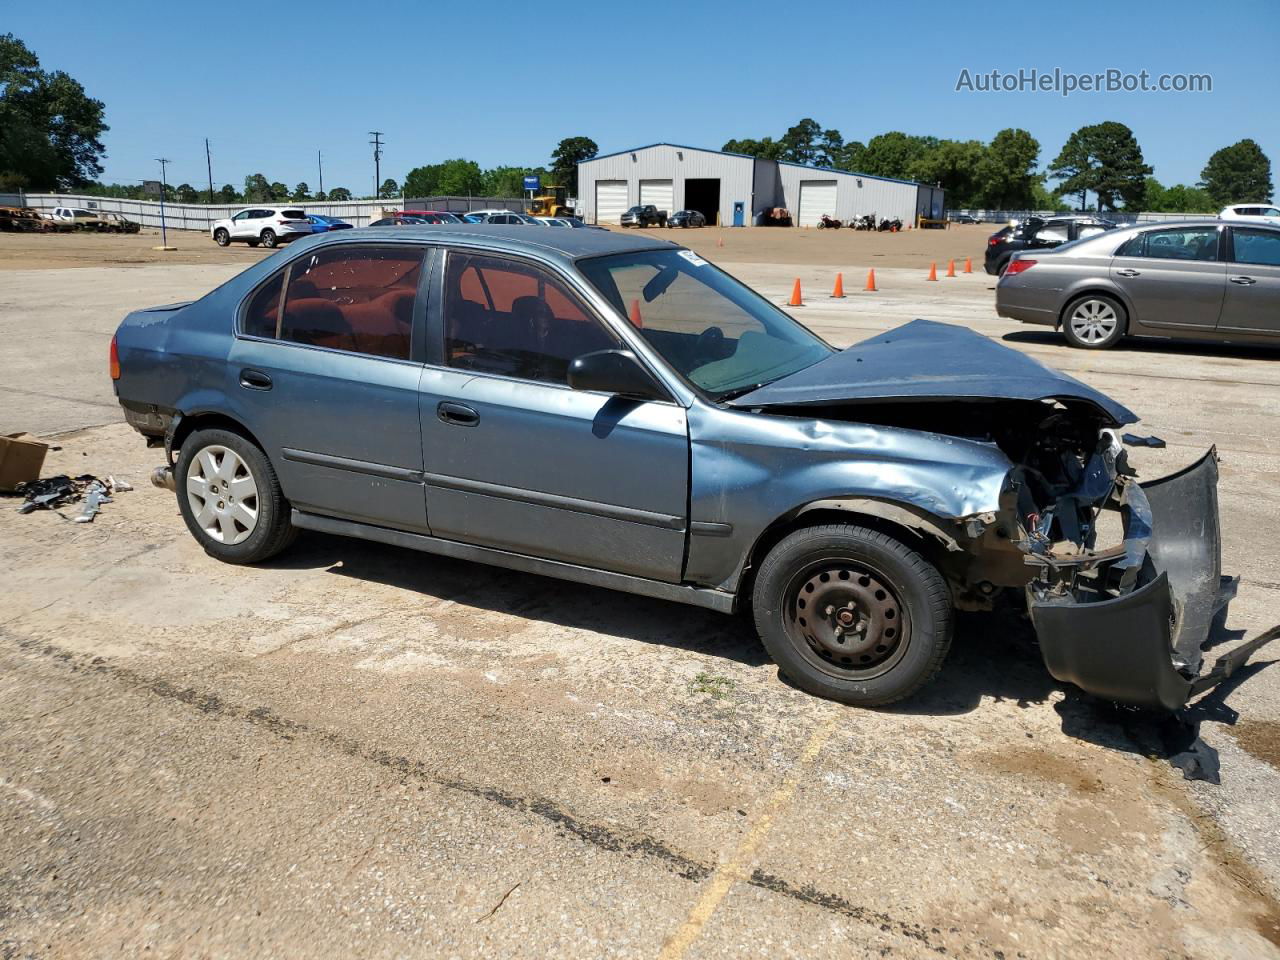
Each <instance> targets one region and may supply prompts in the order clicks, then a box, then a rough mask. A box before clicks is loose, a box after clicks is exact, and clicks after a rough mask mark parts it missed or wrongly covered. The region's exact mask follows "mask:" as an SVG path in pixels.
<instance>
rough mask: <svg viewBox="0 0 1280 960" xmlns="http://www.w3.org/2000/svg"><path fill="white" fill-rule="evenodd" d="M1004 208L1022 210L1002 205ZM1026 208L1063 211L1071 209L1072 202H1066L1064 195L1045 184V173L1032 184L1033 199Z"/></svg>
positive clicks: (1055, 211)
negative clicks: (1063, 198)
mask: <svg viewBox="0 0 1280 960" xmlns="http://www.w3.org/2000/svg"><path fill="white" fill-rule="evenodd" d="M1000 209H1004V210H1021V209H1023V208H1022V207H1002V208H1000ZM1026 209H1028V210H1049V211H1051V212H1053V213H1063V212H1065V211H1067V210H1070V209H1071V206H1070V204H1067V203H1064V202H1063V200H1062V195H1061V194H1060V193H1057V192H1056V191H1053V190H1050V189H1049V188H1048V187H1046V186H1045V185H1044V175H1043V174H1041V175H1039V176H1037V177H1036V178H1035V182H1034V183H1032V184H1031V200H1030V202H1028V204H1027V206H1026Z"/></svg>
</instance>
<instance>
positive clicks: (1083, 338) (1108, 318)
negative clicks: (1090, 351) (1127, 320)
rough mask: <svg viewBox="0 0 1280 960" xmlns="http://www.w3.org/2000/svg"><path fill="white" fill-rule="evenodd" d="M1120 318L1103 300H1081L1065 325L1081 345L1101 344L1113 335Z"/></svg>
mask: <svg viewBox="0 0 1280 960" xmlns="http://www.w3.org/2000/svg"><path fill="white" fill-rule="evenodd" d="M1119 322H1120V318H1119V317H1118V316H1116V310H1115V307H1113V306H1112V305H1111V304H1109V303H1107V302H1106V301H1105V300H1081V301H1080V302H1079V303H1078V304H1076V306H1075V309H1074V310H1072V311H1071V316H1070V317H1068V318H1067V323H1068V324H1070V326H1071V332H1072V333H1073V334H1075V336H1076V338H1077V339H1078V340H1080V342H1082V343H1092V344H1097V343H1103V342H1105V341H1107V340H1110V339H1111V337H1113V336H1114V335H1115V332H1116V325H1117V324H1118V323H1119Z"/></svg>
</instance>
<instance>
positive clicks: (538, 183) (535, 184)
mask: <svg viewBox="0 0 1280 960" xmlns="http://www.w3.org/2000/svg"><path fill="white" fill-rule="evenodd" d="M524 188H525V189H526V190H541V189H542V178H541V177H536V176H535V177H525V178H524Z"/></svg>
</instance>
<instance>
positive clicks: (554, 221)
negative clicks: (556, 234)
mask: <svg viewBox="0 0 1280 960" xmlns="http://www.w3.org/2000/svg"><path fill="white" fill-rule="evenodd" d="M535 219H536V220H537V221H538V222H539V223H541V224H542V225H543V226H547V227H563V228H568V226H569V221H568V220H566V219H565V218H563V217H536V218H535Z"/></svg>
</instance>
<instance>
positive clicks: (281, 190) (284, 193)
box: [267, 180, 289, 200]
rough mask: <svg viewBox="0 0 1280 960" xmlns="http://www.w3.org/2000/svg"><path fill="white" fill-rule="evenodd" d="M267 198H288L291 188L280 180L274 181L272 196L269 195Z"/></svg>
mask: <svg viewBox="0 0 1280 960" xmlns="http://www.w3.org/2000/svg"><path fill="white" fill-rule="evenodd" d="M267 199H268V200H288V199H289V188H288V187H286V186H285V185H284V184H283V183H281V182H280V181H279V180H276V181H273V182H272V184H271V196H269V197H267Z"/></svg>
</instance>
